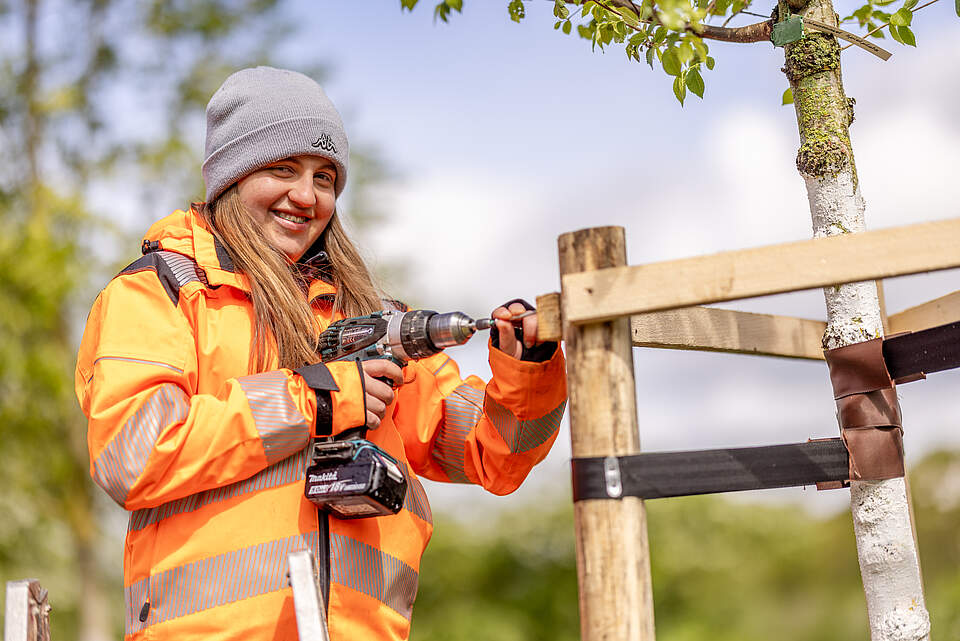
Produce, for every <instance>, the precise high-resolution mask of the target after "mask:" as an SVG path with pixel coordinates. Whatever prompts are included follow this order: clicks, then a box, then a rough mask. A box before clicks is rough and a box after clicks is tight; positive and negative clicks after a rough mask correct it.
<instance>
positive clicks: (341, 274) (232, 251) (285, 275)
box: [194, 185, 382, 374]
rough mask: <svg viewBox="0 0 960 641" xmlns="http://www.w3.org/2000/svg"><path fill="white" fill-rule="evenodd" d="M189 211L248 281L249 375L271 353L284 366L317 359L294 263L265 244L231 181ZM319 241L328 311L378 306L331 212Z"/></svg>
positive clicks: (358, 312) (349, 313) (347, 312)
mask: <svg viewBox="0 0 960 641" xmlns="http://www.w3.org/2000/svg"><path fill="white" fill-rule="evenodd" d="M194 210H195V211H196V212H197V213H198V214H199V215H200V216H201V217H202V218H203V220H204V221H205V222H206V223H207V225H208V226H209V227H210V231H211V232H212V233H213V235H214V236H215V237H216V238H217V239H218V240H219V241H220V243H221V244H222V245H223V246H224V248H225V249H226V250H227V253H228V254H229V255H230V258H231V259H232V260H233V264H234V268H235V269H236V270H237V271H238V272H240V273H242V274H244V275H246V276H247V278H248V279H249V281H250V300H251V302H252V303H253V315H254V328H253V334H252V336H251V340H250V368H249V371H250V373H251V374H253V373H257V372H264V371H267V370H268V369H270V367H271V361H272V360H273V359H272V357H274V356H276V357H277V359H278V360H279V366H280V367H287V368H290V369H296V368H298V367H301V366H302V365H305V364H307V363H314V362H316V361H317V360H319V358H318V355H317V334H318V330H319V328H318V326H317V323H316V320H315V319H314V316H313V312H312V311H311V309H310V304H309V302H308V301H307V296H306V294H307V291H306V290H307V285H308V282H307V280H306V278H305V277H304V276H303V275H301V274H300V271H299V270H298V269H297V267H296V266H295V265H292V264H291V263H290V260H289V259H288V258H287V257H286V256H285V255H284V254H283V253H282V252H281V251H280V250H278V249H276V248H275V247H273V246H272V245H271V244H270V243H269V241H268V240H267V238H266V236H265V235H264V233H263V230H262V229H261V227H260V225H258V224H257V223H256V222H255V221H254V219H253V217H252V216H251V215H250V213H249V212H248V211H247V209H246V208H245V207H244V205H243V203H242V202H241V201H240V196H239V194H238V192H237V188H236V185H234V186H233V187H231V188H230V189H228V190H226V191H225V192H224V193H223V194H221V195H220V196H218V197H217V198H216V199H214V200H213V201H212V202H209V203H194ZM319 240H320V247H322V248H323V250H324V251H326V252H327V256H328V257H329V259H330V269H329V270H328V275H329V276H330V277H331V279H332V281H333V285H334V286H335V287H336V289H337V292H336V295H335V297H334V300H333V310H334V313H337V312H339V313H341V314H343V316H344V317H346V318H350V317H353V316H363V315H365V314H370V313H372V312H375V311H377V310H379V309H381V307H382V303H381V302H380V296H379V295H378V293H377V288H376V286H375V285H374V283H373V278H372V277H371V275H370V271H369V270H368V269H367V266H366V264H365V263H364V261H363V258H362V257H361V256H360V252H358V251H357V248H356V247H355V246H354V244H353V242H352V241H351V240H350V237H349V236H348V235H347V232H346V230H345V229H344V228H343V225H342V224H341V223H340V220H339V217H338V215H337V214H336V213H334V215H333V217H332V218H331V219H330V222H329V223H327V227H326V229H324V230H323V233H321V234H320V239H319ZM271 338H272V340H271Z"/></svg>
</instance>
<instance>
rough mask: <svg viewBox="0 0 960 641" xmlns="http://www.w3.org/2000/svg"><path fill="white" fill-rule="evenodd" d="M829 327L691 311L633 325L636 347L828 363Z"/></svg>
mask: <svg viewBox="0 0 960 641" xmlns="http://www.w3.org/2000/svg"><path fill="white" fill-rule="evenodd" d="M826 326H827V324H826V323H825V322H823V321H818V320H808V319H806V318H793V317H791V316H774V315H772V314H753V313H750V312H738V311H734V310H730V309H715V308H710V307H688V308H686V309H672V310H669V311H666V312H653V313H650V314H638V315H636V316H634V317H633V318H632V319H631V330H632V334H633V344H634V346H636V347H660V348H666V349H688V350H698V351H707V352H732V353H736V354H758V355H762V356H785V357H788V358H808V359H812V360H821V361H822V360H823V348H822V347H821V345H820V340H821V338H822V337H823V332H824V330H825V329H826Z"/></svg>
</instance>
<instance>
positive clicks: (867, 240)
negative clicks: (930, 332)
mask: <svg viewBox="0 0 960 641" xmlns="http://www.w3.org/2000/svg"><path fill="white" fill-rule="evenodd" d="M558 244H559V248H560V271H561V286H562V293H550V294H545V295H542V296H539V297H538V298H537V308H538V323H539V333H540V337H541V338H543V339H547V340H564V341H565V342H566V345H567V361H568V365H567V372H568V382H569V386H570V417H571V418H570V424H571V440H572V453H573V456H574V458H578V457H591V456H592V457H596V456H602V457H617V456H623V455H629V454H635V453H638V452H639V433H638V428H637V418H636V403H635V398H634V393H633V387H634V379H633V368H632V355H630V354H626V355H625V354H624V346H625V345H626V344H630V345H632V346H636V347H661V348H670V349H686V350H702V351H717V352H731V353H741V354H757V355H764V356H781V357H789V358H801V359H819V360H823V358H824V357H823V352H822V348H821V336H822V334H823V332H824V328H825V327H826V323H825V322H824V321H819V320H809V319H803V318H793V317H788V316H776V315H770V314H754V313H749V312H740V311H733V310H726V309H716V308H708V307H699V305H705V304H710V303H716V302H721V301H731V300H737V299H742V298H752V297H757V296H766V295H771V294H779V293H784V292H791V291H799V290H805V289H812V288H817V287H829V286H834V285H840V284H844V283H851V282H860V281H869V280H878V286H880V287H879V289H880V290H881V292H882V283H881V282H879V279H883V278H889V277H894V276H903V275H908V274H916V273H923V272H930V271H936V270H943V269H951V268H956V267H960V252H958V251H957V249H956V248H957V247H960V218H958V219H950V220H945V221H938V222H932V223H921V224H916V225H909V226H904V227H896V228H891V229H884V230H879V231H870V232H861V233H858V234H849V235H842V236H832V237H827V238H815V239H813V240H806V241H800V242H794V243H786V244H780V245H771V246H767V247H760V248H755V249H747V250H739V251H731V252H723V253H719V254H713V255H709V256H700V257H695V258H687V259H682V260H674V261H666V262H661V263H653V264H648V265H639V266H627V265H626V264H625V263H626V260H625V256H626V250H625V242H624V230H623V228H620V227H604V228H592V229H585V230H581V231H578V232H572V233H569V234H564V235H562V236H561V237H560V238H559V241H558ZM918 248H923V251H917V249H918ZM791 266H801V268H802V270H803V271H802V272H801V271H797V270H792V269H791ZM881 300H882V294H881ZM881 307H882V304H881ZM627 317H630V322H629V324H628V323H626V322H625V321H626V319H627ZM957 320H960V292H955V293H952V294H948V295H946V296H943V297H941V298H937V299H935V300H932V301H929V302H927V303H924V304H922V305H918V306H916V307H912V308H910V309H907V310H904V311H902V312H900V313H898V314H894V315H891V316H889V318H886V319H885V322H884V326H885V330H886V331H887V333H899V332H904V331H917V330H921V329H927V328H930V327H933V326H936V325H941V324H945V323H948V322H953V321H957ZM627 351H629V350H627ZM625 385H626V386H629V392H626V391H625V390H624V387H625ZM575 507H576V510H575V521H576V523H575V526H576V534H577V540H576V543H577V574H578V584H579V592H580V620H581V637H582V638H583V639H584V641H600V640H604V641H610V640H614V639H616V640H618V641H619V640H622V641H627V640H630V641H634V640H642V641H652V640H653V639H654V626H653V605H652V602H653V599H652V586H651V583H650V564H649V558H648V550H647V532H646V513H645V509H644V507H643V501H642V500H640V499H637V498H635V497H623V498H622V499H621V500H616V501H612V500H602V499H601V500H584V501H579V502H577V503H576V504H575Z"/></svg>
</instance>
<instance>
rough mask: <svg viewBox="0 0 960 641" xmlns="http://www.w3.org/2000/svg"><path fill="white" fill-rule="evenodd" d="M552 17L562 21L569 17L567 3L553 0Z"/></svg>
mask: <svg viewBox="0 0 960 641" xmlns="http://www.w3.org/2000/svg"><path fill="white" fill-rule="evenodd" d="M553 15H555V16H556V17H558V18H560V19H561V20H564V19H566V18H569V17H570V10H569V9H567V3H565V2H564V1H563V0H554V3H553Z"/></svg>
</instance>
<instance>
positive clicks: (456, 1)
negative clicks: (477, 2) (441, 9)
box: [443, 0, 463, 13]
mask: <svg viewBox="0 0 960 641" xmlns="http://www.w3.org/2000/svg"><path fill="white" fill-rule="evenodd" d="M443 1H444V2H446V3H447V6H448V7H450V8H451V9H453V10H454V11H456V12H457V13H460V12H461V11H463V0H443Z"/></svg>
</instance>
